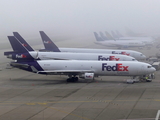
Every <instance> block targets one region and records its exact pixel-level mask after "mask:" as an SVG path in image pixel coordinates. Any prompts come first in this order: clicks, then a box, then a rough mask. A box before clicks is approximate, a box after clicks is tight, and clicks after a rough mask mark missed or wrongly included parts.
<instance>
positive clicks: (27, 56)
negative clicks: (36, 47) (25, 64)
mask: <svg viewBox="0 0 160 120" xmlns="http://www.w3.org/2000/svg"><path fill="white" fill-rule="evenodd" d="M7 58H10V59H13V60H34V59H37V52H30V53H12V54H8V55H7Z"/></svg>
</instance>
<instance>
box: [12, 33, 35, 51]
mask: <svg viewBox="0 0 160 120" xmlns="http://www.w3.org/2000/svg"><path fill="white" fill-rule="evenodd" d="M13 35H14V36H15V37H16V38H17V39H18V40H19V41H20V42H21V43H22V45H23V46H25V47H26V49H27V50H28V51H34V50H33V48H32V47H31V46H30V45H29V44H28V43H27V42H26V41H25V40H24V39H23V38H22V36H21V35H20V34H19V33H18V32H13Z"/></svg>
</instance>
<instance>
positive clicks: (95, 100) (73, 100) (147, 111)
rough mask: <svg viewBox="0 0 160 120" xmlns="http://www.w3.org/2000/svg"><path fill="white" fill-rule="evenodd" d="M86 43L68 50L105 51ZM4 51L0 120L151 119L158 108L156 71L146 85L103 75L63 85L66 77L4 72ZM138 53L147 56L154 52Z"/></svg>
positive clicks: (159, 83) (0, 61)
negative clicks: (96, 49) (127, 82)
mask: <svg viewBox="0 0 160 120" xmlns="http://www.w3.org/2000/svg"><path fill="white" fill-rule="evenodd" d="M72 43H73V42H71V43H70V45H71V44H72ZM65 44H66V41H64V42H63V41H62V42H59V43H58V46H65ZM74 44H75V43H74ZM87 44H88V45H86V44H85V45H84V44H83V43H81V44H78V45H74V47H79V46H80V47H83V46H84V47H90V48H105V47H101V46H98V45H94V43H92V44H89V43H87ZM42 47H43V46H42V45H37V46H35V47H34V48H36V49H37V48H42ZM10 50H11V49H10ZM4 51H7V50H6V49H3V50H0V56H1V57H0V68H1V71H0V120H62V119H63V120H124V119H127V120H155V117H156V115H157V112H158V110H159V109H160V94H159V93H160V80H159V78H160V72H159V71H157V72H155V77H156V78H155V79H154V80H153V81H152V82H139V83H135V84H126V79H127V78H129V77H115V76H106V77H99V78H95V80H94V81H93V82H91V81H85V80H83V79H80V80H79V81H78V82H76V83H67V82H66V79H67V76H59V75H57V76H45V75H38V74H34V73H30V72H26V71H23V70H19V69H17V68H12V69H5V68H6V65H7V62H9V61H11V60H9V59H7V58H5V56H3V52H4ZM138 51H142V52H143V53H144V54H146V55H147V56H151V55H152V54H153V53H154V52H155V51H158V50H157V49H156V48H155V47H153V48H151V49H150V50H145V49H142V50H139V49H138Z"/></svg>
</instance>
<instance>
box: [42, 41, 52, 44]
mask: <svg viewBox="0 0 160 120" xmlns="http://www.w3.org/2000/svg"><path fill="white" fill-rule="evenodd" d="M43 42H44V43H45V44H48V43H51V42H50V41H43Z"/></svg>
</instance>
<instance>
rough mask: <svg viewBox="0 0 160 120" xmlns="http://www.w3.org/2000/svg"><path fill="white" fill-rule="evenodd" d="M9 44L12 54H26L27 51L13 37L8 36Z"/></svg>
mask: <svg viewBox="0 0 160 120" xmlns="http://www.w3.org/2000/svg"><path fill="white" fill-rule="evenodd" d="M8 39H9V42H10V43H11V46H12V48H13V50H14V52H20V53H26V52H28V50H27V49H26V48H25V47H24V46H23V45H22V44H21V43H20V42H19V41H18V39H17V38H16V37H14V36H8Z"/></svg>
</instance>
